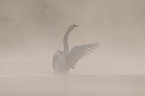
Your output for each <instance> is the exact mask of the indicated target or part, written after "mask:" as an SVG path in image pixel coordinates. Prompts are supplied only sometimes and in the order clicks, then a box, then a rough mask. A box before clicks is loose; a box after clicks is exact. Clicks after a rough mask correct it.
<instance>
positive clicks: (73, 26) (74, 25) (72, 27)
mask: <svg viewBox="0 0 145 96" xmlns="http://www.w3.org/2000/svg"><path fill="white" fill-rule="evenodd" d="M76 27H79V25H76V24H73V25H71V26H69V29H74V28H76Z"/></svg>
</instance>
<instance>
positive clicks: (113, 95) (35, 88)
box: [0, 73, 145, 96]
mask: <svg viewBox="0 0 145 96" xmlns="http://www.w3.org/2000/svg"><path fill="white" fill-rule="evenodd" d="M0 96H145V75H139V74H138V75H135V74H132V75H131V74H69V75H67V76H64V75H54V74H51V73H49V74H48V73H0Z"/></svg>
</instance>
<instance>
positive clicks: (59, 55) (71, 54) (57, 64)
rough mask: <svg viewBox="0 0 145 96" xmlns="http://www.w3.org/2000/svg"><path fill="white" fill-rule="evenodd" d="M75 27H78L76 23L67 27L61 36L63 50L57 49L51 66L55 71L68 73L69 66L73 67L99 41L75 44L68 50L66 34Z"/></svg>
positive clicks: (95, 46) (96, 45)
mask: <svg viewBox="0 0 145 96" xmlns="http://www.w3.org/2000/svg"><path fill="white" fill-rule="evenodd" d="M76 27H78V25H75V24H73V25H71V26H70V27H69V28H68V30H67V31H66V33H65V35H64V38H63V44H64V50H63V51H61V50H57V51H56V52H55V54H54V56H53V62H52V66H53V70H54V72H55V73H63V74H64V73H68V72H69V70H70V69H71V68H72V69H74V68H75V64H76V63H77V62H78V61H79V59H81V58H82V57H84V56H86V55H87V54H89V53H90V52H91V51H92V50H94V49H95V48H97V47H98V44H99V43H98V42H96V43H91V44H84V45H79V46H75V47H73V48H72V49H71V50H70V51H69V46H68V36H69V34H70V32H71V31H72V30H73V29H74V28H76Z"/></svg>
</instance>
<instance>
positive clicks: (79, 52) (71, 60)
mask: <svg viewBox="0 0 145 96" xmlns="http://www.w3.org/2000/svg"><path fill="white" fill-rule="evenodd" d="M98 46H99V43H98V42H96V43H91V44H83V45H79V46H75V47H73V48H72V49H71V50H70V52H69V53H68V54H67V57H66V60H67V63H68V64H69V65H70V67H71V68H72V69H74V67H75V64H76V63H77V62H78V61H79V60H80V59H81V58H83V57H84V56H86V55H88V54H89V53H90V52H92V51H93V50H95V49H96V48H98Z"/></svg>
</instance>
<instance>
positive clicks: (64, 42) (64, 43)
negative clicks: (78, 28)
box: [63, 29, 72, 54]
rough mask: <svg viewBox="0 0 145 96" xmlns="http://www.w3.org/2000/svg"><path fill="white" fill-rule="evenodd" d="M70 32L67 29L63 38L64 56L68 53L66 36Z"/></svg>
mask: <svg viewBox="0 0 145 96" xmlns="http://www.w3.org/2000/svg"><path fill="white" fill-rule="evenodd" d="M71 31H72V30H70V29H68V30H67V31H66V33H65V35H64V38H63V45H64V54H66V53H67V52H69V45H68V36H69V34H70V32H71Z"/></svg>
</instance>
